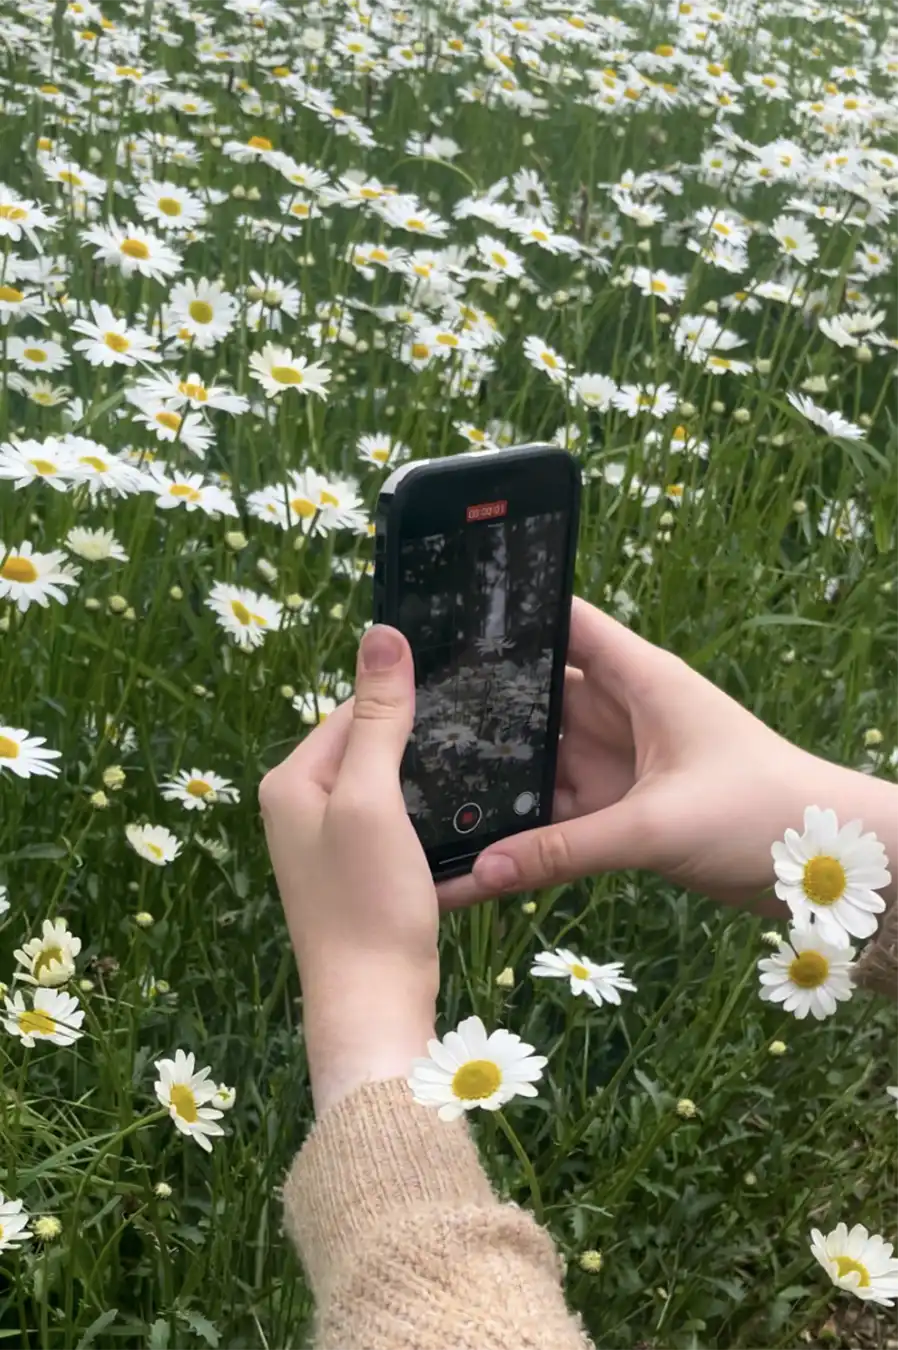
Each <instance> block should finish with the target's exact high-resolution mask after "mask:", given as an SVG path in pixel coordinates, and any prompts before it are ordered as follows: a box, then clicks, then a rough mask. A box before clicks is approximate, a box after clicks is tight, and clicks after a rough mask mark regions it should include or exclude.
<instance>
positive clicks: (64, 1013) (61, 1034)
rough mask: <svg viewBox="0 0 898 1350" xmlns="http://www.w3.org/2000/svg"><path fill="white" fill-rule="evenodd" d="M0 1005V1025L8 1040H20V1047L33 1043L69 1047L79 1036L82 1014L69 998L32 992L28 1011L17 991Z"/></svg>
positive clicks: (49, 992) (46, 991) (58, 992)
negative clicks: (0, 1007) (3, 1010)
mask: <svg viewBox="0 0 898 1350" xmlns="http://www.w3.org/2000/svg"><path fill="white" fill-rule="evenodd" d="M4 1001H5V1005H6V1013H5V1015H4V1016H3V1017H2V1021H3V1025H4V1026H5V1027H6V1030H7V1031H8V1032H9V1034H10V1035H11V1036H18V1037H20V1038H21V1041H22V1044H23V1045H26V1046H33V1045H34V1043H35V1041H50V1043H51V1044H52V1045H71V1044H72V1042H73V1041H77V1040H78V1038H79V1036H81V1034H82V1033H81V1031H80V1030H79V1028H80V1026H81V1023H82V1022H83V1021H84V1012H83V1010H82V1009H81V1008H80V1007H79V1005H78V1000H77V999H76V998H75V997H74V996H73V995H72V994H65V993H63V992H62V991H61V990H59V989H35V991H34V999H33V1002H32V1004H31V1007H30V1008H29V1007H28V1005H27V1004H26V1002H25V999H24V997H23V995H22V991H21V989H17V990H16V991H15V993H14V994H13V996H12V998H11V999H10V998H7V999H5V1000H4Z"/></svg>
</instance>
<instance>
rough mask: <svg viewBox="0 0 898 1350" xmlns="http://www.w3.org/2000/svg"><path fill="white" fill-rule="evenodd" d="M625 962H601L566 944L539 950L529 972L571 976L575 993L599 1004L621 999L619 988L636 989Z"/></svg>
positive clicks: (616, 1001)
mask: <svg viewBox="0 0 898 1350" xmlns="http://www.w3.org/2000/svg"><path fill="white" fill-rule="evenodd" d="M623 969H624V967H623V962H622V961H612V962H610V963H609V964H608V965H604V966H600V965H597V964H596V963H595V961H590V959H589V957H588V956H575V954H574V953H573V952H571V951H568V950H567V948H565V947H557V948H556V949H555V951H554V952H540V953H539V955H538V956H537V957H536V958H535V959H534V963H533V966H532V967H531V969H530V974H531V975H533V976H534V977H535V978H537V979H538V978H548V979H556V980H565V979H569V980H570V986H571V993H572V994H585V995H586V996H587V998H590V999H592V1001H593V1003H595V1004H596V1005H597V1006H598V1007H601V1006H602V1004H603V1003H617V1004H619V1003H620V991H621V990H625V991H632V990H635V988H636V985H635V984H634V983H633V981H632V980H630V979H628V978H627V977H626V976H625V975H624V974H623Z"/></svg>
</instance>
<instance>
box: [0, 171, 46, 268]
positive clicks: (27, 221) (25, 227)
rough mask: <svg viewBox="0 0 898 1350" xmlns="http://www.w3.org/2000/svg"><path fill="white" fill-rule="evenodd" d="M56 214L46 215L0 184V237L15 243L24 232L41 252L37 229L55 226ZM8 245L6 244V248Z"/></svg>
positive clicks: (31, 203)
mask: <svg viewBox="0 0 898 1350" xmlns="http://www.w3.org/2000/svg"><path fill="white" fill-rule="evenodd" d="M56 223H57V218H56V216H49V215H47V213H46V211H44V210H43V209H42V208H41V207H40V206H36V205H35V203H34V202H32V201H29V200H28V199H27V198H25V197H20V196H19V195H18V193H16V192H13V191H11V190H10V189H9V188H8V187H3V185H2V184H0V239H11V240H12V242H13V243H17V242H18V240H20V239H21V238H22V235H23V234H24V235H25V237H26V239H28V240H29V242H30V243H31V245H32V247H33V248H34V249H36V250H37V252H38V253H40V252H42V250H43V245H42V244H41V240H40V235H39V234H38V231H39V230H53V229H55V228H56ZM8 247H9V245H7V248H8Z"/></svg>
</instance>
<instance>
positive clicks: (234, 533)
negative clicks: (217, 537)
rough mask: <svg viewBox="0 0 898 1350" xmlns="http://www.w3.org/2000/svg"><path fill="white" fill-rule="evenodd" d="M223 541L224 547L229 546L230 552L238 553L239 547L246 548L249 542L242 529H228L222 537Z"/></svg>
mask: <svg viewBox="0 0 898 1350" xmlns="http://www.w3.org/2000/svg"><path fill="white" fill-rule="evenodd" d="M224 541H225V545H226V547H227V548H229V549H230V550H231V552H232V553H239V552H240V550H241V549H244V548H246V545H247V543H248V542H249V541H248V540H247V537H246V535H245V534H244V533H243V531H242V530H228V532H227V534H226V535H225V537H224Z"/></svg>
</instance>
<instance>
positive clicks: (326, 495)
mask: <svg viewBox="0 0 898 1350" xmlns="http://www.w3.org/2000/svg"><path fill="white" fill-rule="evenodd" d="M318 500H319V502H320V503H321V505H322V506H339V505H340V499H339V498H338V497H335V496H334V494H333V493H332V492H328V491H326V489H324V488H322V489H321V491H320V492H319V493H318Z"/></svg>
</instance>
